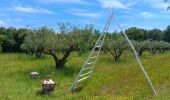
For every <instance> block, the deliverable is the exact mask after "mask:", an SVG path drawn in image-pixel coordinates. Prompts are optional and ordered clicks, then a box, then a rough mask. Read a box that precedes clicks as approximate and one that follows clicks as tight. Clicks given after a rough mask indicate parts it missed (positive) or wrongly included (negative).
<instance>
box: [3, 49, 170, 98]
mask: <svg viewBox="0 0 170 100" xmlns="http://www.w3.org/2000/svg"><path fill="white" fill-rule="evenodd" d="M87 56H88V54H85V55H84V56H82V57H79V56H78V55H77V54H76V53H72V54H71V56H70V57H69V59H68V62H67V63H66V66H65V68H64V69H63V70H62V71H55V67H54V62H53V59H52V58H51V57H50V56H46V57H45V58H43V59H35V57H33V56H28V55H25V54H13V53H9V54H0V100H47V99H48V100H67V99H71V100H77V99H78V100H90V99H94V100H129V99H130V100H131V99H132V100H146V99H154V100H168V99H170V52H167V53H165V54H157V55H154V56H153V55H151V54H149V53H145V54H144V55H143V56H142V57H140V58H141V61H142V63H143V64H144V66H145V68H146V71H147V73H148V75H149V76H150V79H151V81H152V82H153V85H154V86H155V89H156V91H157V92H158V96H157V97H155V96H153V93H152V92H151V91H150V88H149V85H148V83H147V82H146V79H145V77H144V75H143V73H142V72H141V71H140V68H139V66H138V65H137V63H136V61H135V59H134V56H133V55H132V54H131V52H128V53H126V54H124V55H123V56H122V57H121V60H120V61H119V62H118V63H115V62H114V60H113V58H112V57H111V56H110V55H108V54H107V55H104V54H101V55H100V58H99V61H98V63H97V66H96V68H95V71H94V73H93V75H92V77H91V79H90V80H89V81H86V82H83V83H82V84H80V85H81V86H83V88H82V89H81V90H80V91H77V92H75V93H71V92H70V91H69V90H70V86H71V84H72V82H73V81H74V79H75V77H76V75H77V74H78V72H79V70H80V68H81V67H82V65H83V62H84V61H85V59H86V58H87ZM31 71H38V72H39V73H40V78H39V79H37V80H33V79H30V77H29V73H30V72H31ZM48 75H50V76H48ZM47 76H48V77H50V78H51V79H53V80H54V81H55V82H56V83H57V86H56V89H55V91H54V92H53V94H51V95H44V96H40V95H37V93H38V91H40V90H41V80H42V79H44V78H45V77H47Z"/></svg>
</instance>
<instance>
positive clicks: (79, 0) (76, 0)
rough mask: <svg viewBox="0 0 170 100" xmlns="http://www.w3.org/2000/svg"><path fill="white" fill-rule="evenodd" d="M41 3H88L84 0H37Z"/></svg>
mask: <svg viewBox="0 0 170 100" xmlns="http://www.w3.org/2000/svg"><path fill="white" fill-rule="evenodd" d="M38 1H39V2H43V3H77V4H89V3H88V2H86V1H85V0H38Z"/></svg>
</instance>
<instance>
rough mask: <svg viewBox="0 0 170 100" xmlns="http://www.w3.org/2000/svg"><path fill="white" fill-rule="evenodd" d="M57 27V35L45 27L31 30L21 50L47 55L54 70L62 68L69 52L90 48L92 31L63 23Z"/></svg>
mask: <svg viewBox="0 0 170 100" xmlns="http://www.w3.org/2000/svg"><path fill="white" fill-rule="evenodd" d="M59 26H60V28H59V29H60V31H59V32H58V33H55V31H54V30H52V29H50V28H47V27H41V28H39V29H35V30H32V32H30V34H29V35H27V36H26V37H25V41H24V44H23V45H22V48H23V49H25V50H33V51H36V52H37V53H38V54H40V55H41V54H47V55H50V56H52V57H53V58H54V61H55V65H56V69H62V68H63V66H64V64H65V63H66V61H67V58H68V57H69V56H70V53H71V52H73V51H77V52H84V51H87V48H88V47H89V46H91V45H89V44H90V42H91V34H92V31H93V29H92V28H91V27H90V28H89V27H88V26H87V27H86V28H85V29H79V28H77V27H73V26H71V25H69V24H64V23H61V24H60V25H59ZM58 54H60V55H58ZM61 54H62V55H61Z"/></svg>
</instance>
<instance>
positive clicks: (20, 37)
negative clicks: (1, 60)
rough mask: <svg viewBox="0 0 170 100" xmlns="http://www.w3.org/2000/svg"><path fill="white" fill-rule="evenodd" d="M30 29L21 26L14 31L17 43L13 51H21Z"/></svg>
mask: <svg viewBox="0 0 170 100" xmlns="http://www.w3.org/2000/svg"><path fill="white" fill-rule="evenodd" d="M28 31H29V29H26V28H20V29H18V30H16V32H14V33H13V39H14V41H15V44H14V46H13V52H21V51H22V50H21V48H20V47H21V45H22V44H23V42H24V39H25V36H26V35H27V33H28Z"/></svg>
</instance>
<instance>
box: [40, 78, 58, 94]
mask: <svg viewBox="0 0 170 100" xmlns="http://www.w3.org/2000/svg"><path fill="white" fill-rule="evenodd" d="M41 83H42V91H43V92H53V91H54V90H55V86H56V83H55V82H54V81H53V80H51V79H45V80H42V82H41Z"/></svg>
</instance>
